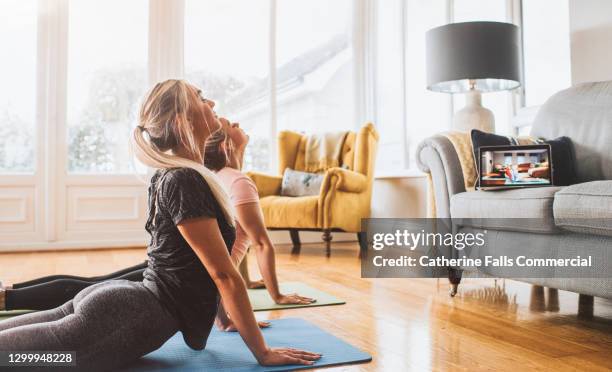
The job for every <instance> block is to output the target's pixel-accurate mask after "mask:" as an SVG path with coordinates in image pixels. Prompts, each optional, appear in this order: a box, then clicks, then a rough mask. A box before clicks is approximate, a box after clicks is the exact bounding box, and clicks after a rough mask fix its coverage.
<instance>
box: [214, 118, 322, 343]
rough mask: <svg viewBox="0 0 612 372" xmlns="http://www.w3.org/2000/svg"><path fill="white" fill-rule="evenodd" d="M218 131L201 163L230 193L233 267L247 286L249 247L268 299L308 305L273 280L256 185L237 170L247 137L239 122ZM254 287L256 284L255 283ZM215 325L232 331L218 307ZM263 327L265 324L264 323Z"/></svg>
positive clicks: (271, 248)
mask: <svg viewBox="0 0 612 372" xmlns="http://www.w3.org/2000/svg"><path fill="white" fill-rule="evenodd" d="M220 122H221V129H219V130H218V131H216V132H215V133H213V134H212V135H211V136H210V137H209V139H208V140H207V141H206V145H205V146H204V154H205V156H204V164H205V165H206V167H207V168H208V169H211V170H213V171H215V172H216V174H217V176H218V177H219V179H220V180H221V184H222V185H223V186H225V188H226V189H227V190H228V192H229V194H230V199H231V202H232V204H233V206H234V208H235V210H236V241H235V242H234V246H233V247H232V254H231V259H232V261H233V262H234V265H236V266H240V268H241V274H242V277H243V279H244V280H245V282H246V284H247V286H249V285H251V286H252V284H253V283H252V282H251V281H250V279H249V275H248V269H247V267H246V262H245V261H246V253H247V250H248V248H249V246H250V245H251V244H252V245H253V247H254V249H255V252H256V254H257V263H258V264H259V271H260V272H261V275H262V277H263V284H265V287H266V288H267V290H268V293H269V294H270V297H272V299H273V300H274V302H276V303H277V304H310V303H312V302H314V301H315V300H314V299H312V298H308V297H303V296H300V295H298V294H295V293H293V294H290V295H285V294H282V293H281V292H280V289H279V286H278V279H277V277H276V268H275V266H276V265H275V258H274V245H273V244H272V241H271V239H270V237H269V236H268V231H267V230H266V226H265V224H264V219H263V213H262V211H261V207H260V205H259V195H258V193H257V186H255V183H254V182H253V181H251V179H250V178H248V177H247V176H246V175H245V174H244V173H242V172H241V171H240V169H241V168H242V162H243V157H244V150H245V148H246V146H247V144H248V143H249V136H248V135H247V134H246V133H245V132H244V131H243V130H242V128H240V125H239V124H238V123H233V124H230V122H229V121H227V120H226V119H223V118H221V119H220ZM255 284H257V283H256V282H255ZM218 315H219V317H218V319H217V325H218V327H219V328H221V329H223V330H226V331H228V330H234V324H233V323H232V321H231V319H230V318H228V317H227V316H226V314H225V312H224V311H223V307H222V306H221V307H220V310H219V314H218ZM264 326H265V324H264Z"/></svg>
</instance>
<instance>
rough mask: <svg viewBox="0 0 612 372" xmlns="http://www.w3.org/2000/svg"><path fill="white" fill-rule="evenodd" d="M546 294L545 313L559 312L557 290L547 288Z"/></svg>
mask: <svg viewBox="0 0 612 372" xmlns="http://www.w3.org/2000/svg"><path fill="white" fill-rule="evenodd" d="M546 294H547V296H546V311H553V312H557V311H559V290H557V288H550V287H547V288H546Z"/></svg>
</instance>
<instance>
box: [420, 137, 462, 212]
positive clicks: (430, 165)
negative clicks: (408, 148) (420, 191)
mask: <svg viewBox="0 0 612 372" xmlns="http://www.w3.org/2000/svg"><path fill="white" fill-rule="evenodd" d="M416 154H417V156H416V160H417V165H418V167H419V169H421V170H422V171H423V172H425V173H430V174H431V179H432V182H433V190H434V196H435V204H436V217H438V218H449V217H451V215H450V198H451V196H453V195H455V194H458V193H460V192H465V191H466V190H465V182H464V180H463V171H462V169H461V163H460V162H459V156H458V155H457V152H456V151H455V147H454V146H453V144H452V143H451V141H450V140H449V139H448V138H446V137H445V136H443V135H435V136H432V137H429V138H427V139H425V140H424V141H423V142H421V143H420V144H419V146H418V148H417V152H416Z"/></svg>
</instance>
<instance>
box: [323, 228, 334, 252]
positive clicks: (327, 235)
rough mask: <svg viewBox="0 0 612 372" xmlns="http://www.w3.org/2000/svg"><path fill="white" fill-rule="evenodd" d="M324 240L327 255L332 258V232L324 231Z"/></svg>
mask: <svg viewBox="0 0 612 372" xmlns="http://www.w3.org/2000/svg"><path fill="white" fill-rule="evenodd" d="M322 238H323V241H324V242H325V255H326V256H327V257H329V256H331V241H332V235H331V231H329V230H323V236H322Z"/></svg>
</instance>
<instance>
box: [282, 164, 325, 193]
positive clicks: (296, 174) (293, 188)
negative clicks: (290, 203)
mask: <svg viewBox="0 0 612 372" xmlns="http://www.w3.org/2000/svg"><path fill="white" fill-rule="evenodd" d="M322 183H323V175H322V174H317V173H308V172H300V171H296V170H293V169H290V168H287V169H285V173H283V183H282V185H281V195H282V196H309V195H319V193H320V192H321V184H322Z"/></svg>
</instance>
